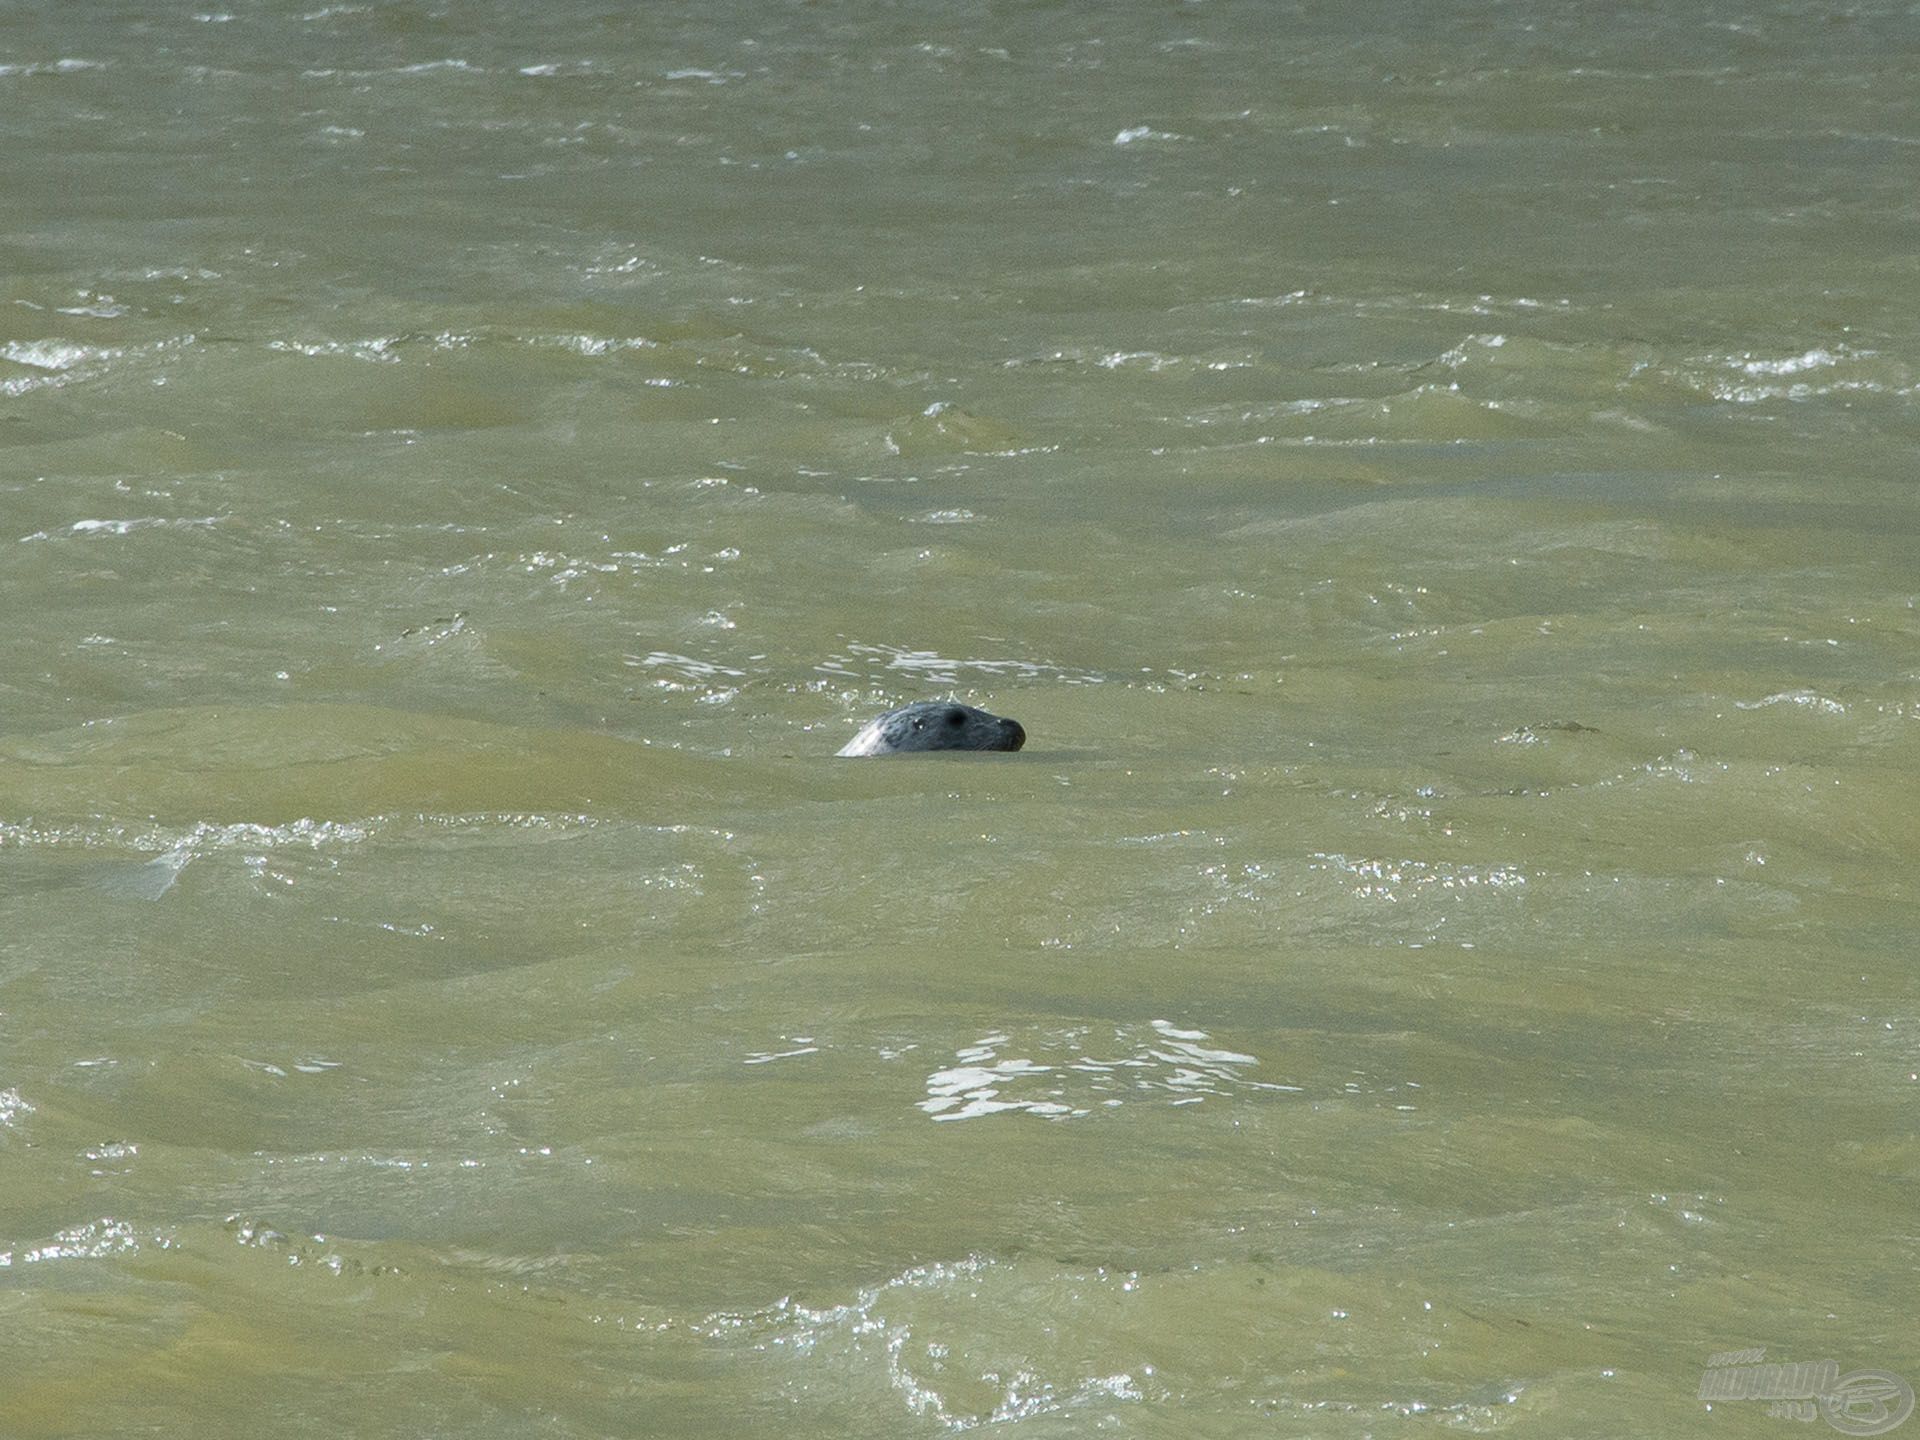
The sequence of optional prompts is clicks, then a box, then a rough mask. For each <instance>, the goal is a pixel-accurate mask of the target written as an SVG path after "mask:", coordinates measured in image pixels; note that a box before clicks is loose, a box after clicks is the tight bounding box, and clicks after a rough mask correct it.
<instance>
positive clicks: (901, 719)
mask: <svg viewBox="0 0 1920 1440" xmlns="http://www.w3.org/2000/svg"><path fill="white" fill-rule="evenodd" d="M1026 743H1027V730H1026V727H1025V726H1024V725H1022V724H1021V723H1020V722H1019V721H1018V720H1009V719H1007V717H1006V716H1004V715H990V714H988V713H987V712H986V711H985V710H976V709H974V708H973V706H971V705H962V704H960V703H959V701H957V700H922V701H919V702H918V703H917V704H913V705H902V706H901V707H900V708H899V709H898V710H889V711H887V713H886V714H884V715H881V716H879V717H877V718H875V719H873V720H869V721H868V722H867V723H866V724H865V725H863V726H861V727H860V733H859V734H857V735H855V736H854V737H853V739H851V740H849V741H848V742H847V743H846V744H845V745H844V746H842V747H841V749H840V753H841V754H842V755H911V754H916V753H919V752H922V751H927V750H976V751H977V750H1001V751H1007V750H1018V749H1019V748H1020V747H1021V746H1022V745H1024V744H1026Z"/></svg>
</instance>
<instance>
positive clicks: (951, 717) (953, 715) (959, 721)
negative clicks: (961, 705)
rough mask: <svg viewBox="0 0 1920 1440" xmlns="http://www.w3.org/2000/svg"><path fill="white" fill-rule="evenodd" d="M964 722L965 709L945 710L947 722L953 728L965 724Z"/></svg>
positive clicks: (965, 720)
mask: <svg viewBox="0 0 1920 1440" xmlns="http://www.w3.org/2000/svg"><path fill="white" fill-rule="evenodd" d="M966 723H967V712H966V711H964V710H949V711H947V724H949V725H951V726H953V727H954V728H955V729H958V728H959V727H960V726H962V725H964V724H966Z"/></svg>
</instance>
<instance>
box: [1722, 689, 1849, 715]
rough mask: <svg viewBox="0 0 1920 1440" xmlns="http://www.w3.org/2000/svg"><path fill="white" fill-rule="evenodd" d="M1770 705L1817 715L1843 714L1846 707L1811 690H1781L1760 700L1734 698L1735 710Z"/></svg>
mask: <svg viewBox="0 0 1920 1440" xmlns="http://www.w3.org/2000/svg"><path fill="white" fill-rule="evenodd" d="M1770 705H1792V706H1794V707H1795V708H1796V709H1800V710H1807V711H1811V712H1813V713H1815V714H1819V715H1844V714H1846V713H1847V707H1846V705H1845V704H1844V703H1842V702H1841V701H1838V700H1835V699H1833V698H1832V697H1830V696H1826V695H1819V694H1816V693H1815V692H1813V691H1811V690H1782V691H1780V692H1779V693H1778V694H1774V695H1768V696H1766V697H1765V698H1764V699H1760V700H1736V701H1734V702H1733V708H1734V709H1736V710H1765V709H1766V708H1767V707H1768V706H1770Z"/></svg>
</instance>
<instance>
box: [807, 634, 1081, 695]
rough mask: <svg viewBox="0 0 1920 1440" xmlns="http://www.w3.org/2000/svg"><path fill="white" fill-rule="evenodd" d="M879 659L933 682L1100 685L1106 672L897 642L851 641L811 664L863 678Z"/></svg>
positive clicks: (887, 665)
mask: <svg viewBox="0 0 1920 1440" xmlns="http://www.w3.org/2000/svg"><path fill="white" fill-rule="evenodd" d="M876 661H877V662H879V668H880V669H881V670H902V671H906V672H907V673H909V674H913V675H917V676H920V677H921V678H922V679H923V680H925V681H928V682H931V683H933V684H936V685H957V684H959V683H960V676H961V675H962V674H963V673H968V672H971V673H974V674H979V675H987V676H993V677H995V678H1006V677H1014V678H1017V679H1023V680H1037V679H1042V678H1045V679H1052V680H1057V681H1059V682H1060V683H1061V684H1063V685H1099V684H1103V683H1105V681H1106V678H1107V677H1106V676H1104V675H1102V674H1100V673H1098V672H1097V671H1093V670H1077V669H1073V668H1072V667H1069V666H1063V665H1053V664H1049V663H1048V662H1046V661H1039V660H1000V659H969V660H953V659H948V658H947V657H946V656H944V655H941V654H939V653H938V652H936V651H933V650H910V649H908V648H906V647H904V646H898V645H868V644H852V645H849V646H847V648H846V652H845V653H844V654H839V655H829V656H828V657H827V658H826V659H825V660H823V661H821V662H820V663H819V664H818V665H816V666H814V667H813V668H814V669H815V671H817V672H818V673H820V674H822V675H837V676H844V677H847V678H850V679H860V678H864V677H865V676H866V675H868V674H869V673H871V672H872V670H873V669H874V668H875V666H874V662H876Z"/></svg>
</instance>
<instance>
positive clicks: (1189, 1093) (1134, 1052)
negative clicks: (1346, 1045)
mask: <svg viewBox="0 0 1920 1440" xmlns="http://www.w3.org/2000/svg"><path fill="white" fill-rule="evenodd" d="M1086 1035H1087V1031H1086V1030H1085V1029H1084V1028H1082V1029H1073V1030H1067V1031H1056V1032H1048V1033H1043V1034H1040V1035H1037V1036H1034V1037H1032V1038H1031V1039H1030V1040H1028V1041H1027V1042H1025V1043H1024V1044H1023V1045H1022V1046H1021V1048H1022V1049H1026V1050H1029V1051H1030V1052H1031V1053H1030V1054H1026V1055H1010V1056H1005V1057H1004V1058H1003V1052H1004V1051H1005V1050H1007V1048H1008V1047H1010V1046H1011V1045H1012V1044H1013V1043H1014V1042H1013V1040H1012V1037H1011V1036H1010V1035H1008V1034H1007V1033H1005V1032H1002V1031H996V1032H994V1033H992V1034H989V1035H985V1036H982V1037H981V1038H980V1039H979V1040H976V1041H974V1042H973V1043H972V1044H971V1045H966V1046H963V1047H961V1049H960V1050H958V1051H957V1052H955V1055H954V1059H955V1061H956V1062H957V1063H955V1064H953V1065H949V1066H945V1067H943V1068H941V1069H939V1070H935V1071H934V1072H932V1073H931V1074H930V1075H928V1076H927V1098H926V1099H925V1100H922V1101H920V1102H919V1108H920V1109H921V1110H923V1111H925V1112H926V1113H927V1114H928V1115H931V1116H932V1117H933V1118H934V1119H935V1120H976V1119H979V1118H980V1117H982V1116H985V1115H998V1114H1004V1113H1007V1112H1016V1111H1024V1112H1025V1113H1027V1114H1029V1115H1038V1116H1040V1117H1042V1118H1043V1119H1069V1118H1078V1117H1080V1116H1084V1115H1090V1114H1092V1113H1093V1111H1094V1109H1095V1108H1096V1106H1097V1107H1100V1108H1112V1107H1115V1106H1118V1105H1122V1104H1124V1103H1125V1102H1126V1100H1127V1099H1129V1098H1135V1097H1137V1096H1138V1095H1140V1094H1141V1093H1143V1092H1144V1093H1147V1094H1153V1095H1160V1096H1169V1097H1172V1098H1171V1101H1170V1103H1172V1104H1175V1105H1192V1104H1197V1103H1199V1102H1200V1101H1201V1100H1204V1099H1206V1098H1208V1097H1209V1096H1211V1097H1215V1098H1229V1097H1232V1096H1234V1095H1236V1094H1238V1093H1240V1092H1241V1091H1280V1092H1285V1093H1288V1094H1298V1093H1300V1092H1301V1087H1299V1086H1298V1085H1283V1084H1279V1083H1277V1082H1274V1081H1270V1080H1256V1079H1253V1078H1252V1077H1251V1076H1250V1075H1249V1074H1248V1073H1247V1072H1248V1071H1249V1070H1251V1069H1253V1068H1254V1067H1256V1066H1258V1065H1259V1064H1260V1060H1259V1058H1258V1057H1257V1056H1253V1055H1246V1054H1242V1053H1240V1052H1239V1051H1236V1050H1224V1049H1220V1048H1218V1047H1216V1046H1213V1045H1211V1044H1207V1043H1203V1042H1206V1041H1209V1040H1210V1039H1211V1037H1210V1036H1209V1035H1208V1034H1207V1032H1206V1031H1204V1030H1183V1029H1181V1028H1179V1027H1177V1026H1176V1025H1174V1024H1173V1023H1172V1022H1171V1021H1168V1020H1154V1021H1152V1022H1150V1024H1149V1025H1148V1026H1146V1027H1137V1026H1122V1027H1119V1028H1117V1029H1115V1030H1114V1032H1113V1037H1112V1041H1111V1048H1107V1047H1105V1046H1101V1047H1090V1046H1087V1045H1086V1044H1084V1041H1085V1038H1086ZM1034 1055H1039V1056H1042V1057H1045V1058H1042V1059H1035V1058H1033V1056H1034Z"/></svg>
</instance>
